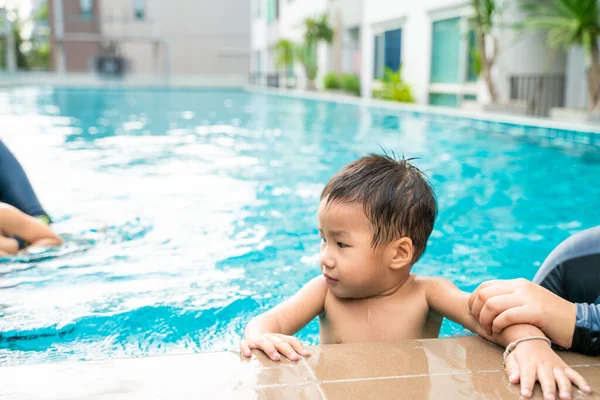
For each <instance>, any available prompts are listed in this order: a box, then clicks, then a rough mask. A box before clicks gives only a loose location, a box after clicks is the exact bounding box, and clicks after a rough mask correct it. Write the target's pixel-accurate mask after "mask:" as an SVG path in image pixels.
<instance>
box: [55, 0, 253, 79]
mask: <svg viewBox="0 0 600 400" xmlns="http://www.w3.org/2000/svg"><path fill="white" fill-rule="evenodd" d="M49 1H50V18H49V19H50V28H51V40H52V68H53V70H55V71H59V72H87V71H91V70H93V65H94V60H95V58H96V57H97V56H98V55H99V54H101V53H102V52H103V51H106V49H107V48H108V47H110V49H111V50H115V51H116V52H117V53H118V54H119V55H121V56H123V57H124V58H125V59H126V61H127V64H128V70H129V72H130V73H136V74H176V75H192V74H194V75H212V74H220V75H224V74H232V75H247V74H248V72H249V67H250V65H249V62H250V54H249V49H250V35H249V32H250V22H249V20H248V15H249V14H250V3H249V2H246V1H241V2H240V1H237V0H221V1H218V2H214V1H209V0H178V1H176V2H173V1H167V0H101V1H99V0H49ZM109 45H110V46H109Z"/></svg>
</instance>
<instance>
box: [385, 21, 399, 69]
mask: <svg viewBox="0 0 600 400" xmlns="http://www.w3.org/2000/svg"><path fill="white" fill-rule="evenodd" d="M401 47H402V29H396V30H393V31H387V32H386V33H385V66H386V68H389V69H391V70H392V71H394V72H396V71H398V68H400V55H401V51H400V50H401Z"/></svg>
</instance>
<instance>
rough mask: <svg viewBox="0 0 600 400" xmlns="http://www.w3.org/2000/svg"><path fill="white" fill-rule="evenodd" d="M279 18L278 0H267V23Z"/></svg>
mask: <svg viewBox="0 0 600 400" xmlns="http://www.w3.org/2000/svg"><path fill="white" fill-rule="evenodd" d="M277 19H279V0H267V23H268V24H270V23H271V22H273V21H275V20H277Z"/></svg>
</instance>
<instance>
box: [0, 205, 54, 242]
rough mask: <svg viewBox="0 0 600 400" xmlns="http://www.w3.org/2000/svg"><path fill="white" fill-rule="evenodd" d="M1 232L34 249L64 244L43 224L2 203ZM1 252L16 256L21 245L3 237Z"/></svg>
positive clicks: (0, 215)
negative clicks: (26, 243)
mask: <svg viewBox="0 0 600 400" xmlns="http://www.w3.org/2000/svg"><path fill="white" fill-rule="evenodd" d="M0 231H2V235H3V236H16V237H18V238H20V239H22V240H24V241H26V242H28V243H29V246H33V247H50V246H58V245H61V244H62V243H63V241H62V239H61V238H60V237H58V236H57V235H56V234H55V233H54V232H53V231H52V229H50V227H48V226H47V225H45V224H44V223H43V222H41V221H39V220H37V219H36V218H33V217H31V216H29V215H27V214H25V213H23V212H22V211H20V210H18V209H16V208H15V207H13V206H11V205H8V204H6V203H0ZM0 250H2V251H4V252H6V253H8V254H15V253H17V252H18V250H19V245H18V243H17V241H16V240H15V239H12V238H8V237H3V238H2V240H0Z"/></svg>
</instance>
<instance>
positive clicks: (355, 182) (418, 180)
mask: <svg viewBox="0 0 600 400" xmlns="http://www.w3.org/2000/svg"><path fill="white" fill-rule="evenodd" d="M410 161H411V160H410V159H409V160H406V159H404V158H402V159H398V160H396V159H395V158H394V157H393V156H388V155H387V154H384V155H379V154H369V155H368V156H365V157H362V158H360V159H358V160H356V161H354V162H352V163H350V164H348V165H346V166H345V167H344V168H343V169H342V170H341V171H339V172H338V173H337V174H335V175H334V176H333V177H332V178H331V179H330V180H329V182H328V183H327V185H326V186H325V189H323V193H321V200H323V199H327V203H326V205H327V206H329V205H331V204H332V203H334V202H340V203H359V204H362V205H363V206H364V209H365V214H366V215H367V218H368V219H369V221H370V222H371V225H372V226H373V231H374V234H373V240H372V242H371V245H372V246H373V247H377V246H379V245H382V244H388V243H391V242H392V241H394V240H397V239H400V238H402V237H404V236H407V237H409V238H410V239H411V240H412V242H413V247H414V255H413V263H414V262H416V261H417V260H418V259H419V258H420V257H421V255H422V254H423V253H424V252H425V248H426V247H427V239H428V238H429V235H430V234H431V231H432V230H433V224H434V222H435V218H436V216H437V201H436V197H435V193H434V191H433V188H432V187H431V185H430V184H429V182H428V181H427V178H426V177H425V175H424V174H423V173H422V172H421V171H420V170H419V169H418V168H417V167H415V166H414V165H412V164H411V162H410Z"/></svg>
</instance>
